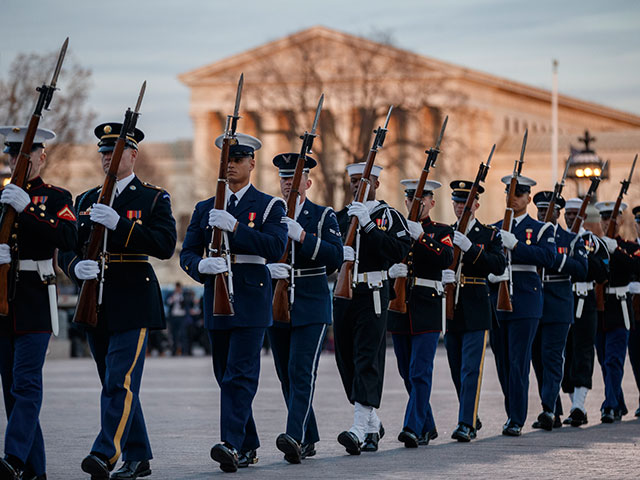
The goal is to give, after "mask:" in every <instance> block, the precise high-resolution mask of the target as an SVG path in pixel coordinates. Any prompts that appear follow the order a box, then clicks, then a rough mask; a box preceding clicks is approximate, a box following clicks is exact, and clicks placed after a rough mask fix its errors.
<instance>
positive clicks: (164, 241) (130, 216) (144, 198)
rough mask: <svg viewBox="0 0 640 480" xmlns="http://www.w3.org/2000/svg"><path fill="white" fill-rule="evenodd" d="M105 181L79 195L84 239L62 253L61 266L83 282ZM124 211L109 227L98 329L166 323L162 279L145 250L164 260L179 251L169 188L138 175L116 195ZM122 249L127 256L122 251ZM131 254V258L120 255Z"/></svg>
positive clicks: (80, 237) (117, 208)
mask: <svg viewBox="0 0 640 480" xmlns="http://www.w3.org/2000/svg"><path fill="white" fill-rule="evenodd" d="M101 190H102V187H96V188H93V189H92V190H89V191H87V192H85V193H83V194H82V195H79V196H78V198H77V199H76V211H77V212H78V223H79V226H78V244H77V247H76V249H75V250H73V251H66V252H61V253H60V254H59V255H58V261H59V263H60V268H62V270H63V271H64V272H65V273H66V274H67V275H68V276H69V277H70V278H72V279H73V280H75V281H76V282H77V283H78V284H82V281H81V280H78V278H77V277H76V274H75V267H76V265H77V263H78V262H79V261H80V260H82V259H83V258H84V255H83V247H84V246H85V245H86V243H87V242H88V241H89V235H90V234H91V227H92V225H93V222H92V221H91V220H90V219H89V214H90V213H91V206H92V205H93V204H94V203H96V202H97V201H98V197H99V195H100V191H101ZM112 207H113V209H114V210H115V211H116V212H118V214H119V215H120V220H119V221H118V224H117V225H116V229H115V230H109V229H107V230H106V232H107V252H108V258H109V260H108V261H107V264H106V268H105V274H104V291H103V297H102V305H101V306H100V309H99V314H98V329H100V330H107V331H110V332H120V331H125V330H133V329H138V328H151V329H162V328H165V323H166V322H165V316H164V307H163V303H162V295H161V293H160V285H159V284H158V279H157V278H156V274H155V272H154V271H153V267H152V266H151V264H150V263H149V262H148V261H147V260H146V259H144V256H152V257H156V258H159V259H162V260H165V259H168V258H170V257H171V255H173V251H174V249H175V245H176V222H175V220H174V218H173V215H172V214H171V201H170V198H169V194H168V193H167V192H166V191H165V190H163V189H162V188H160V187H156V186H154V185H150V184H148V183H144V182H141V181H140V179H139V178H138V177H134V178H133V179H132V180H131V182H129V184H128V185H127V186H126V187H125V189H124V190H123V191H122V192H121V193H120V194H119V195H118V196H116V198H115V199H114V201H113V205H112ZM118 254H123V255H124V256H121V257H118ZM127 255H130V257H129V259H130V261H118V259H119V258H126V256H127Z"/></svg>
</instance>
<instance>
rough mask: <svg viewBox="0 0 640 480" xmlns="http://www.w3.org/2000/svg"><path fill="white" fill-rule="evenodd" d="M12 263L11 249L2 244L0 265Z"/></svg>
mask: <svg viewBox="0 0 640 480" xmlns="http://www.w3.org/2000/svg"><path fill="white" fill-rule="evenodd" d="M5 263H11V247H9V245H7V244H6V243H0V265H4V264H5Z"/></svg>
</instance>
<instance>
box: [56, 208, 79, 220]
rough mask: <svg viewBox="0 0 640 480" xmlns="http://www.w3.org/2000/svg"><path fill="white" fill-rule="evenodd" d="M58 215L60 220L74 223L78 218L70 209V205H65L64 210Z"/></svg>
mask: <svg viewBox="0 0 640 480" xmlns="http://www.w3.org/2000/svg"><path fill="white" fill-rule="evenodd" d="M57 215H58V218H61V219H62V220H71V221H73V222H75V221H76V216H75V214H74V213H73V210H71V209H70V208H69V205H65V206H64V208H63V209H62V210H60V211H59V212H58V213H57Z"/></svg>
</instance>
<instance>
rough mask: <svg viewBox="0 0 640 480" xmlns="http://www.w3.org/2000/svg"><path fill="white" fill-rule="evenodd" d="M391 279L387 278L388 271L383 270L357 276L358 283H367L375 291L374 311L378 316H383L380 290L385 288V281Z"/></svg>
mask: <svg viewBox="0 0 640 480" xmlns="http://www.w3.org/2000/svg"><path fill="white" fill-rule="evenodd" d="M387 278H389V277H388V276H387V271H386V270H383V271H381V272H364V273H359V274H358V275H356V280H357V282H358V283H366V284H367V286H368V287H369V289H371V290H373V310H374V312H376V315H378V316H379V315H381V314H382V305H381V303H380V289H381V288H382V287H383V285H384V284H383V283H382V282H384V281H385V280H387Z"/></svg>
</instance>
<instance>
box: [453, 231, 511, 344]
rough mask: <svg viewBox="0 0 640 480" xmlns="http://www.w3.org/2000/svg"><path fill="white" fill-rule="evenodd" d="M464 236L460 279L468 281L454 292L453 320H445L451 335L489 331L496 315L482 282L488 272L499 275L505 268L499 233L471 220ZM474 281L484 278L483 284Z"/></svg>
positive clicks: (486, 286)
mask: <svg viewBox="0 0 640 480" xmlns="http://www.w3.org/2000/svg"><path fill="white" fill-rule="evenodd" d="M466 235H467V238H469V240H470V241H471V248H469V250H467V251H466V252H465V253H464V254H463V255H462V270H461V274H462V276H463V277H461V279H464V277H466V278H469V283H467V284H465V283H464V282H461V284H460V287H459V289H458V303H457V304H456V309H455V311H454V317H453V321H451V320H449V321H447V330H449V331H451V332H469V331H475V330H489V329H491V327H492V325H493V322H494V320H495V317H496V314H495V308H494V306H493V304H492V302H491V296H490V294H489V287H488V283H487V280H486V279H487V276H488V275H489V274H490V273H492V274H494V275H501V274H502V272H504V269H505V268H506V266H507V258H506V257H505V256H504V252H503V248H502V240H501V239H500V233H499V232H498V231H497V230H496V229H495V228H494V227H489V226H486V225H483V224H482V223H480V222H479V221H478V220H477V219H473V223H471V225H470V226H469V229H468V232H467V234H466ZM476 279H484V280H485V283H484V284H482V283H480V282H477V280H476Z"/></svg>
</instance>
